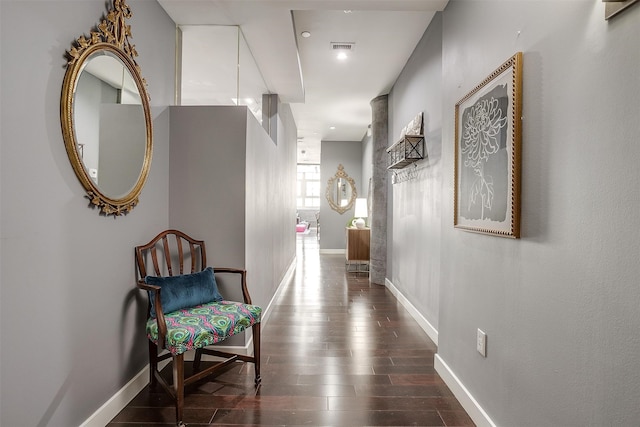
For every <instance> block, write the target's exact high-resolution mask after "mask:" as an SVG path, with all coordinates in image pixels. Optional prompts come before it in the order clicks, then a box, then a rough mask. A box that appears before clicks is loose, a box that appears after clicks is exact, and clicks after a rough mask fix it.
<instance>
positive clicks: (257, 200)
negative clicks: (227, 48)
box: [245, 104, 298, 308]
mask: <svg viewBox="0 0 640 427" xmlns="http://www.w3.org/2000/svg"><path fill="white" fill-rule="evenodd" d="M247 121H248V126H247V185H246V191H247V194H246V206H247V209H246V222H247V227H246V229H247V239H246V241H247V243H246V248H245V251H246V259H247V280H248V281H249V286H250V288H251V298H252V299H253V302H254V303H255V304H258V305H262V307H263V308H266V307H267V303H268V302H269V301H271V298H272V297H273V296H274V294H275V291H276V289H277V287H278V285H279V284H280V282H281V281H282V279H283V278H284V276H285V274H286V272H287V269H288V268H289V267H290V266H291V264H292V262H293V261H294V259H295V256H296V233H295V227H294V224H295V223H296V176H297V173H296V142H297V134H298V131H297V128H296V125H295V122H294V120H293V114H292V113H291V107H290V106H289V105H288V104H279V106H278V114H277V125H278V129H277V139H278V143H277V145H276V144H274V143H273V141H272V140H271V138H270V137H269V135H268V134H267V133H266V132H265V131H264V129H263V128H262V126H260V124H259V123H258V121H257V120H255V118H254V117H253V116H252V115H251V113H250V112H249V113H248V119H247Z"/></svg>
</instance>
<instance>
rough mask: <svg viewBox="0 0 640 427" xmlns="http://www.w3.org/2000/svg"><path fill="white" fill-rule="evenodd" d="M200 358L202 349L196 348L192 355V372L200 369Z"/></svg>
mask: <svg viewBox="0 0 640 427" xmlns="http://www.w3.org/2000/svg"><path fill="white" fill-rule="evenodd" d="M201 360H202V349H196V355H195V356H194V357H193V373H196V372H199V371H200V361H201Z"/></svg>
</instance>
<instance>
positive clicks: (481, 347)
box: [476, 329, 487, 357]
mask: <svg viewBox="0 0 640 427" xmlns="http://www.w3.org/2000/svg"><path fill="white" fill-rule="evenodd" d="M476 350H478V353H480V354H481V355H482V357H487V334H485V333H484V332H483V331H482V330H480V329H478V334H477V335H476Z"/></svg>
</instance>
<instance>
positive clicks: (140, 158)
mask: <svg viewBox="0 0 640 427" xmlns="http://www.w3.org/2000/svg"><path fill="white" fill-rule="evenodd" d="M131 16H132V13H131V9H130V8H129V6H128V5H127V4H126V3H125V0H113V9H112V10H109V11H108V13H107V16H106V18H104V19H103V20H102V22H101V23H100V24H99V25H98V27H97V28H96V29H94V30H93V31H91V35H90V37H89V38H86V37H85V36H84V35H82V36H80V38H78V39H77V40H76V41H75V42H74V44H73V45H72V47H71V49H70V50H69V51H67V56H68V63H67V71H66V74H65V76H64V83H63V86H62V97H61V100H60V117H61V124H62V135H63V138H64V144H65V148H66V150H67V155H68V156H69V160H70V161H71V165H72V166H73V170H74V171H75V173H76V176H77V177H78V179H79V180H80V182H81V183H82V185H83V187H84V188H85V190H86V191H87V197H88V198H89V200H90V201H91V202H90V203H91V205H93V206H97V207H98V208H100V212H101V213H102V214H104V215H114V216H118V215H122V214H125V213H128V212H130V211H131V210H132V209H133V208H134V207H135V206H136V205H137V204H138V197H139V195H140V192H141V191H142V187H143V186H144V184H145V182H146V180H147V175H148V174H149V168H150V166H151V155H152V125H151V112H150V107H149V96H148V94H147V90H146V81H145V80H144V79H143V78H142V76H141V73H140V67H139V66H138V64H137V63H136V61H135V59H134V58H135V57H136V56H137V55H138V53H137V52H136V49H135V46H134V45H133V44H131V43H130V41H129V37H131V26H130V25H126V20H127V19H129V18H131Z"/></svg>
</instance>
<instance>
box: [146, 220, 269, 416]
mask: <svg viewBox="0 0 640 427" xmlns="http://www.w3.org/2000/svg"><path fill="white" fill-rule="evenodd" d="M135 257H136V265H137V268H138V273H139V274H140V276H139V280H138V282H137V285H138V288H140V289H143V290H145V291H147V292H148V295H149V309H148V316H147V324H146V332H147V337H148V338H149V365H150V366H149V367H150V386H151V387H155V386H156V385H157V384H158V383H160V385H161V386H162V387H163V388H164V389H165V391H166V392H167V393H169V395H171V397H172V398H173V400H174V402H175V406H176V424H177V425H178V426H182V425H184V423H183V406H184V389H185V387H186V386H188V385H189V384H192V383H194V382H196V381H198V380H201V379H203V378H205V377H207V376H209V375H213V374H215V373H218V372H220V371H221V370H222V369H224V368H225V367H226V366H228V365H229V364H231V363H234V362H236V361H243V362H251V363H253V364H254V367H255V385H256V387H258V385H259V384H260V317H261V314H262V309H261V308H260V307H258V306H255V305H252V304H251V297H250V296H249V291H248V289H247V273H246V271H245V270H240V269H235V268H219V267H218V268H213V272H212V269H211V268H207V256H206V251H205V244H204V241H202V240H196V239H193V238H191V237H189V236H188V235H186V234H185V233H183V232H181V231H178V230H166V231H163V232H162V233H160V234H158V235H157V236H156V237H154V238H153V239H152V240H151V241H150V242H149V243H147V244H146V245H142V246H137V247H136V248H135ZM185 264H187V265H189V264H190V267H189V268H188V271H187V272H186V273H185ZM213 273H215V276H214V274H213ZM220 275H226V276H228V277H227V280H232V281H233V282H238V284H239V286H241V289H242V295H243V298H244V302H242V303H241V302H233V301H227V300H224V299H223V298H222V296H221V295H220V294H219V292H218V290H217V282H216V279H215V278H216V277H218V279H219V280H221V279H222V276H220ZM176 307H177V308H176ZM249 326H251V328H252V331H253V356H248V355H243V354H236V353H230V352H227V351H222V350H215V349H212V348H206V346H209V345H211V344H215V343H217V342H221V341H223V340H225V339H227V338H228V337H230V336H232V335H236V334H237V333H240V332H241V331H244V330H245V329H247V328H248V327H249ZM163 350H167V352H166V353H162V354H159V352H163ZM188 350H195V356H194V362H193V370H192V374H191V376H189V377H187V378H185V369H184V353H185V352H186V351H188ZM203 354H207V355H212V356H217V357H220V358H223V360H222V361H220V362H218V363H217V364H215V365H213V366H211V367H208V368H206V369H203V370H200V361H201V358H202V355H203ZM168 358H171V359H172V362H173V384H169V383H168V382H167V381H166V380H165V379H164V378H163V377H162V376H161V374H160V371H159V370H158V363H159V362H161V361H162V360H165V359H168Z"/></svg>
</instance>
